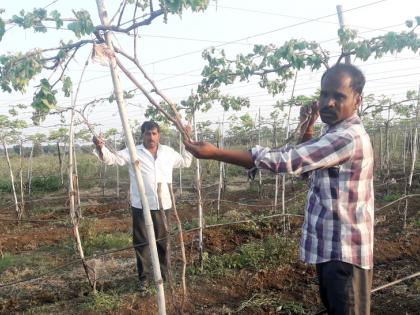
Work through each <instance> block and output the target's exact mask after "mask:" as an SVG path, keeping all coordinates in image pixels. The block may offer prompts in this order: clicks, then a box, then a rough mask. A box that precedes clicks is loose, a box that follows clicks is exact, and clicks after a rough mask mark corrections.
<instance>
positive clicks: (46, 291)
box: [0, 182, 420, 315]
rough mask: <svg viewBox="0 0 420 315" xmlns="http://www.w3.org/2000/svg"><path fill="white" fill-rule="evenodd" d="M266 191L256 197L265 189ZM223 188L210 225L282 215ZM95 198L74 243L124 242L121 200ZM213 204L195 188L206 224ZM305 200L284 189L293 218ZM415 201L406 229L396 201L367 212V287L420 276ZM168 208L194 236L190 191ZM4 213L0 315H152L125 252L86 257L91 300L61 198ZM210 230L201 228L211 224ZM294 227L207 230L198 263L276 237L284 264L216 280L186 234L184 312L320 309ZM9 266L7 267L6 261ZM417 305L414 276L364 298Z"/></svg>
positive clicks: (246, 190) (375, 306) (400, 307)
mask: <svg viewBox="0 0 420 315" xmlns="http://www.w3.org/2000/svg"><path fill="white" fill-rule="evenodd" d="M228 185H229V183H228ZM269 185H270V184H267V187H265V189H266V190H268V191H270V190H271V191H272V188H270V187H268V186H269ZM232 187H233V188H234V189H230V190H229V186H228V190H227V191H226V192H224V194H223V200H225V201H223V202H222V206H221V209H220V214H219V221H217V222H219V223H220V222H236V221H241V220H244V219H246V218H256V217H260V216H264V215H265V216H267V215H272V214H274V213H278V212H279V211H281V209H280V208H281V206H280V207H279V209H277V210H274V209H273V206H272V200H273V198H272V196H270V195H266V196H264V195H263V196H261V195H259V194H258V191H257V189H255V187H250V184H249V183H245V182H244V183H242V184H236V183H235V184H234V185H232ZM397 190H398V189H397ZM302 191H303V192H302ZM97 193H98V192H97V191H91V192H87V193H86V194H85V197H83V198H82V204H83V215H84V218H85V219H84V221H85V222H87V223H86V224H84V225H83V224H82V225H81V227H80V228H81V234H82V240H85V241H86V242H89V240H90V241H91V240H93V239H95V237H97V236H99V235H122V236H123V237H126V238H129V237H130V231H131V215H130V212H129V210H128V207H127V203H126V202H125V197H124V196H122V198H120V199H116V198H103V197H102V196H100V195H98V194H97ZM110 195H112V193H110ZM216 196H217V192H216V187H210V188H208V189H205V190H204V200H205V204H204V210H205V215H206V216H207V217H208V218H215V216H216V213H217V202H215V201H214V199H215V198H216ZM260 197H262V199H260ZM376 197H377V198H376V200H377V202H376V207H377V208H380V207H381V206H383V205H385V204H387V203H388V202H389V200H387V199H386V198H385V197H386V194H385V191H384V188H383V187H382V188H378V189H377V190H376ZM304 198H305V192H304V188H303V189H302V188H299V189H298V188H297V187H295V188H294V189H292V188H291V186H288V189H287V190H286V200H289V201H288V202H287V203H286V206H287V209H291V210H290V211H291V212H292V213H296V214H298V213H300V214H301V212H302V211H301V210H302V207H303V206H302V205H303V202H304ZM419 203H420V198H419V197H415V198H410V199H409V203H408V212H407V225H406V228H405V229H404V228H403V225H404V222H403V218H404V211H403V209H404V201H402V202H400V203H398V202H397V203H395V204H393V205H391V206H389V207H387V208H384V209H382V210H380V211H378V212H377V213H376V219H375V221H376V225H375V247H374V257H375V270H374V283H373V287H374V288H376V287H379V286H382V285H384V284H386V283H389V282H392V281H394V280H396V279H400V278H403V277H406V276H409V275H411V274H414V273H416V272H418V271H419V270H418V266H420V233H419V231H420V214H419V211H418V209H419V207H418V205H419ZM177 204H178V206H177V207H178V212H179V213H180V217H181V221H182V222H183V226H184V229H185V230H188V229H191V228H194V227H195V226H196V217H197V212H198V211H197V207H196V205H195V201H194V194H193V192H189V193H188V192H186V191H184V194H183V195H182V196H179V197H178V202H177ZM13 215H14V213H13V208H12V207H8V208H6V207H2V208H1V209H0V220H2V222H1V224H0V235H1V239H0V254H2V258H1V259H0V314H53V313H58V312H59V313H60V314H63V315H64V314H157V306H156V295H155V291H154V290H153V287H151V288H150V291H148V292H147V294H145V295H144V294H140V292H139V290H138V283H137V280H136V270H135V260H134V254H133V250H132V248H130V246H128V248H127V249H125V250H118V251H114V252H112V253H109V252H110V250H104V251H103V253H105V252H108V253H107V254H101V252H98V251H95V252H94V253H93V254H91V256H88V257H87V258H88V264H89V265H90V266H91V267H94V268H95V270H96V276H97V290H98V294H97V295H96V296H94V295H93V294H92V293H91V289H90V286H89V284H88V282H87V280H86V276H85V274H84V271H83V268H82V265H81V262H80V261H79V260H78V256H77V254H76V252H75V250H74V246H73V242H72V239H73V229H72V226H71V225H70V222H69V219H68V205H67V204H66V198H65V197H64V194H62V193H61V194H59V193H57V194H55V195H50V196H48V198H42V200H40V201H34V202H33V203H32V204H31V207H30V208H29V210H28V213H27V215H26V216H25V220H27V221H22V222H21V223H20V224H16V222H15V221H14V217H13ZM172 220H174V219H173V218H172ZM208 220H209V219H208ZM172 222H175V221H172ZM217 222H216V221H215V222H206V224H207V225H210V226H211V225H212V224H213V223H217ZM301 224H302V218H301V217H298V216H297V217H290V218H288V219H287V220H286V222H285V224H284V222H283V219H282V218H281V217H275V218H271V219H270V220H257V221H255V222H254V223H242V224H232V225H223V226H214V227H209V228H207V229H206V230H205V231H204V239H203V241H204V258H205V259H210V258H211V257H221V256H222V255H229V254H234V253H237V252H238V249H239V248H241V246H243V245H245V244H253V243H258V242H262V241H264V240H266V239H267V238H269V237H275V236H279V235H280V236H281V237H283V239H284V242H285V243H284V244H285V247H287V248H288V250H289V251H288V253H289V254H288V256H287V257H283V258H282V259H281V260H280V261H278V263H275V264H273V263H272V262H271V263H270V262H269V260H268V261H267V264H265V262H260V263H258V264H257V265H255V266H247V267H244V268H235V267H234V266H233V267H232V268H226V270H225V272H223V273H222V272H218V270H217V269H214V270H212V271H208V270H207V271H206V269H205V268H204V271H200V270H201V269H200V263H199V253H198V251H197V244H198V236H197V231H196V230H195V231H193V232H185V233H184V240H185V246H186V252H187V261H188V262H187V264H188V273H187V285H188V296H187V299H186V302H185V305H184V309H183V312H184V314H314V313H316V312H317V311H320V310H321V309H322V306H321V303H320V300H319V298H318V291H317V290H318V288H317V281H316V275H315V272H314V268H313V267H312V266H307V265H305V264H303V263H301V262H300V261H299V258H298V241H299V237H300V226H301ZM285 226H286V231H285V230H284V227H285ZM92 233H93V234H92ZM128 242H129V241H128ZM172 243H173V256H174V257H173V261H174V267H175V271H176V274H177V278H176V280H177V281H176V282H177V284H178V285H177V286H176V288H175V289H174V294H173V296H174V299H172V298H171V294H170V290H169V288H168V286H167V285H166V290H165V292H166V299H167V307H168V313H169V314H176V313H177V311H178V310H179V305H180V297H181V296H182V292H181V291H182V290H181V289H180V287H179V282H180V281H179V270H180V265H181V262H180V259H179V258H178V257H180V256H179V246H178V245H177V244H178V239H177V238H176V237H174V238H173V240H172ZM115 249H117V248H115ZM175 257H177V259H175ZM12 259H13V261H12V262H11V263H9V264H7V260H9V261H10V260H12ZM209 261H211V260H209ZM219 271H220V270H219ZM28 279H32V280H31V281H27V280H28ZM19 281H22V282H19ZM419 305H420V279H419V278H414V279H411V280H407V281H404V282H401V283H399V284H397V285H395V286H392V287H390V288H386V289H383V290H380V291H378V292H375V293H373V295H372V313H373V314H382V315H385V314H393V315H395V314H418V309H419Z"/></svg>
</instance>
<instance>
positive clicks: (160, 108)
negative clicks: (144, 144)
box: [115, 57, 189, 139]
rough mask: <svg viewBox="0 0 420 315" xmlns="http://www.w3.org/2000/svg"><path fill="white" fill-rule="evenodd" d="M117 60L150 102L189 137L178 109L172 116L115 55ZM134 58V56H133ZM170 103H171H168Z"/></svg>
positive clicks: (184, 135) (119, 65)
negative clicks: (174, 116)
mask: <svg viewBox="0 0 420 315" xmlns="http://www.w3.org/2000/svg"><path fill="white" fill-rule="evenodd" d="M130 58H131V57H130ZM115 60H116V62H117V65H118V67H119V68H120V69H121V70H122V72H124V74H125V75H126V76H127V77H128V78H129V79H130V80H131V81H132V82H133V83H134V84H135V85H136V86H137V87H138V88H139V89H140V91H141V92H142V93H143V94H144V96H146V98H147V99H148V100H149V102H150V103H151V104H152V105H153V106H155V107H156V108H157V109H158V110H159V111H160V112H161V113H162V114H163V115H164V116H165V117H166V118H167V119H168V120H169V121H171V122H172V123H173V124H174V125H175V127H176V128H177V129H178V130H179V132H180V133H181V134H182V136H183V137H185V138H186V139H188V138H189V136H188V134H187V133H186V131H185V130H184V127H183V126H182V123H181V120H178V118H179V114H178V115H177V113H178V112H177V111H176V109H175V111H174V113H175V114H176V118H173V117H172V116H170V115H169V114H168V113H167V112H166V111H165V110H164V109H163V108H162V106H160V105H159V104H158V103H157V102H156V101H155V100H154V99H153V97H152V96H151V95H150V93H149V92H148V91H147V90H146V89H145V88H144V87H143V86H142V85H141V84H140V82H138V81H137V79H136V78H135V77H134V76H133V75H132V74H131V72H130V71H128V69H127V68H126V67H125V66H124V65H123V64H122V63H121V61H120V60H119V59H118V58H117V57H115ZM131 60H132V58H131ZM168 104H170V103H168Z"/></svg>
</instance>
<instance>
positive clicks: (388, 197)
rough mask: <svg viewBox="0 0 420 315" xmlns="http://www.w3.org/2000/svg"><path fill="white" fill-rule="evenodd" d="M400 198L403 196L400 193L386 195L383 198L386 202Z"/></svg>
mask: <svg viewBox="0 0 420 315" xmlns="http://www.w3.org/2000/svg"><path fill="white" fill-rule="evenodd" d="M399 198H401V195H399V194H389V195H385V196H384V198H383V199H384V201H386V202H391V201H395V200H397V199H399Z"/></svg>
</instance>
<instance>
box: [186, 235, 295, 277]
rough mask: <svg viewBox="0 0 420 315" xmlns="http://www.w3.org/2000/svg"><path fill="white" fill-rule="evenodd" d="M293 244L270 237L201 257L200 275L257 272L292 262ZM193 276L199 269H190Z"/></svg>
mask: <svg viewBox="0 0 420 315" xmlns="http://www.w3.org/2000/svg"><path fill="white" fill-rule="evenodd" d="M295 246H296V244H295V243H293V242H292V241H290V240H289V241H287V240H285V239H284V238H281V237H278V236H270V237H268V238H267V239H265V240H263V241H259V242H254V243H249V244H245V245H242V246H240V247H239V248H238V249H237V250H236V252H234V253H228V254H223V255H220V256H209V254H208V253H204V255H203V271H202V273H204V274H207V275H209V276H223V275H225V274H226V273H227V272H228V271H229V270H232V269H235V270H240V269H243V268H251V269H255V270H259V269H261V268H267V267H270V266H276V265H278V264H280V263H284V262H286V261H289V260H292V259H294V258H293V254H292V252H293V251H294V247H295ZM191 272H192V273H193V274H195V273H200V270H199V269H194V268H193V269H191Z"/></svg>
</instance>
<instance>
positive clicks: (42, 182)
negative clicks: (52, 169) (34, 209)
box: [32, 175, 62, 192]
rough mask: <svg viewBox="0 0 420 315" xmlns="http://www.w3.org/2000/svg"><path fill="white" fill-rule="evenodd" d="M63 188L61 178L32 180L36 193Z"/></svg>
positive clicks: (51, 177) (52, 177) (37, 178)
mask: <svg viewBox="0 0 420 315" xmlns="http://www.w3.org/2000/svg"><path fill="white" fill-rule="evenodd" d="M61 188H62V184H61V178H60V176H55V175H51V176H47V177H35V178H33V179H32V190H33V191H34V192H47V191H48V192H51V191H57V190H60V189H61Z"/></svg>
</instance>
